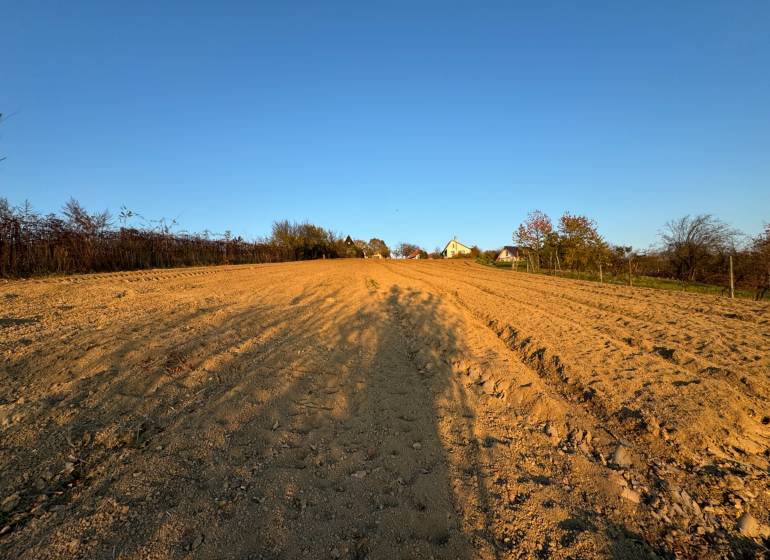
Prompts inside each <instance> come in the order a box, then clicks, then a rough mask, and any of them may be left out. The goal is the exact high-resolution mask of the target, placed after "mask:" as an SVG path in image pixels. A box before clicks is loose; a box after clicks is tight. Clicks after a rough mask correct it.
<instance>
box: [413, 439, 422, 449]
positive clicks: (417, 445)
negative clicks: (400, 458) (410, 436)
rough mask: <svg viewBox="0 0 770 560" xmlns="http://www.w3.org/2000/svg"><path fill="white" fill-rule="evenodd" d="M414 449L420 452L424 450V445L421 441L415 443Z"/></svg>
mask: <svg viewBox="0 0 770 560" xmlns="http://www.w3.org/2000/svg"><path fill="white" fill-rule="evenodd" d="M412 449H414V450H415V451H419V450H420V449H422V444H421V443H420V442H419V441H415V442H414V443H413V444H412Z"/></svg>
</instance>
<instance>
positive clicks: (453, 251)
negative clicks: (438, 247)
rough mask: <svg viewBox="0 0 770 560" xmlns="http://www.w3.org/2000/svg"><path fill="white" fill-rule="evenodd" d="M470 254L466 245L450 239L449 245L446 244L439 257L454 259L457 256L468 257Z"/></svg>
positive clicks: (469, 249)
mask: <svg viewBox="0 0 770 560" xmlns="http://www.w3.org/2000/svg"><path fill="white" fill-rule="evenodd" d="M470 254H471V248H470V247H468V246H467V245H463V244H462V243H460V242H459V241H457V239H456V238H455V239H452V241H450V242H449V243H447V244H446V247H444V250H443V251H441V256H442V257H444V258H445V259H451V258H452V257H456V256H459V255H470Z"/></svg>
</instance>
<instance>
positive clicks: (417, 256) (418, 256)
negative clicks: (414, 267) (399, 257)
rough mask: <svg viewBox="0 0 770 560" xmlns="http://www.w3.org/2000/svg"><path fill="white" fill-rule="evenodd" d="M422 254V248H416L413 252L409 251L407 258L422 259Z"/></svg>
mask: <svg viewBox="0 0 770 560" xmlns="http://www.w3.org/2000/svg"><path fill="white" fill-rule="evenodd" d="M421 254H422V250H420V249H415V250H414V251H412V252H411V253H409V254H408V255H407V256H406V258H407V259H421V258H422V256H421Z"/></svg>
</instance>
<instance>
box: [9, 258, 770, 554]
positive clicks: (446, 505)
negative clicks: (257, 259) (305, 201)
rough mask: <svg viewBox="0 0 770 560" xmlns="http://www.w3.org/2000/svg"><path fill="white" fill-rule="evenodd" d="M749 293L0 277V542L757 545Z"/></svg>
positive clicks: (26, 546) (763, 333) (328, 267)
mask: <svg viewBox="0 0 770 560" xmlns="http://www.w3.org/2000/svg"><path fill="white" fill-rule="evenodd" d="M768 397H770V305H768V304H767V303H754V302H749V301H743V300H741V301H739V300H729V299H725V298H717V297H714V296H703V295H695V294H686V293H674V292H663V291H654V290H647V289H640V288H628V287H623V286H607V285H599V284H596V283H587V282H580V281H574V280H566V279H560V278H551V277H547V276H541V275H529V274H525V273H514V272H510V271H500V270H495V269H491V268H486V267H482V266H479V265H476V264H473V263H470V262H466V261H453V262H387V261H384V262H373V261H336V262H332V261H325V262H321V261H316V262H305V263H291V264H278V265H258V266H238V267H216V268H198V269H175V270H164V271H143V272H131V273H115V274H99V275H89V276H73V277H64V278H55V279H44V280H29V281H19V282H6V283H4V284H0V430H1V431H0V500H2V504H0V556H2V557H5V558H20V559H33V558H34V559H44V558H106V559H119V558H123V559H128V558H152V559H161V558H164V559H165V558H174V559H181V558H204V559H205V558H212V559H213V558H228V559H229V558H232V559H258V558H263V559H273V558H312V559H316V558H358V559H363V558H370V559H390V558H426V559H427V558H434V559H439V558H451V559H455V558H459V559H470V558H481V559H500V558H575V559H577V558H618V559H619V558H656V557H663V558H668V557H680V558H761V557H763V556H765V555H766V554H767V552H768V546H770V541H768V536H770V530H769V529H768V527H769V526H770V519H769V518H768V511H769V510H770V483H769V480H770V471H769V466H770V456H769V455H770V451H769V450H768V449H769V446H770V405H769V404H768Z"/></svg>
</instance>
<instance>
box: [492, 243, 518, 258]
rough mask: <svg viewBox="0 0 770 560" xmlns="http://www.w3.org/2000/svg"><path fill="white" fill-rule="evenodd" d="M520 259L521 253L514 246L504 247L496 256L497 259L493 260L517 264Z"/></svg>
mask: <svg viewBox="0 0 770 560" xmlns="http://www.w3.org/2000/svg"><path fill="white" fill-rule="evenodd" d="M520 259H521V252H520V251H519V248H518V247H516V246H515V245H506V246H505V247H503V248H502V250H501V251H500V252H499V253H498V254H497V258H496V259H495V260H498V261H501V262H517V261H519V260H520Z"/></svg>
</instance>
